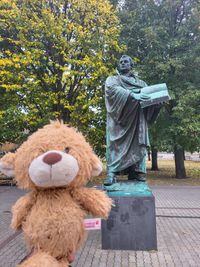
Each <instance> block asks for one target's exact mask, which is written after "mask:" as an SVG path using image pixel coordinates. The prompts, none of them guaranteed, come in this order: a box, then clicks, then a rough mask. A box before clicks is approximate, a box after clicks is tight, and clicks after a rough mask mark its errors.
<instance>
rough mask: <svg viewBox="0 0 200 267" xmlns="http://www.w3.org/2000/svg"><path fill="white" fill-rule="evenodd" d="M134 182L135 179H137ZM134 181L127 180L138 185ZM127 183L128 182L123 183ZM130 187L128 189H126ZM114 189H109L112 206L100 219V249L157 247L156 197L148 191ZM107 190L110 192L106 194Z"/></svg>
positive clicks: (131, 184)
mask: <svg viewBox="0 0 200 267" xmlns="http://www.w3.org/2000/svg"><path fill="white" fill-rule="evenodd" d="M136 183H137V182H136ZM136 183H133V182H132V183H128V184H129V189H130V186H137V184H136ZM125 184H126V185H127V183H125ZM129 191H131V190H129ZM136 192H137V193H136V195H134V192H132V194H128V195H127V196H126V194H124V192H123V194H122V196H119V190H118V192H117V193H116V195H117V196H115V193H114V192H113V191H110V192H109V190H108V192H107V193H108V195H109V196H110V197H112V199H113V202H114V204H115V207H112V210H111V213H110V215H109V218H108V219H107V220H103V221H102V230H101V232H102V249H116V250H117V249H118V250H156V249H157V238H156V219H155V199H154V196H153V195H152V193H151V191H150V190H149V191H148V192H147V194H146V195H147V196H145V194H144V193H143V194H138V190H136ZM109 193H110V194H109Z"/></svg>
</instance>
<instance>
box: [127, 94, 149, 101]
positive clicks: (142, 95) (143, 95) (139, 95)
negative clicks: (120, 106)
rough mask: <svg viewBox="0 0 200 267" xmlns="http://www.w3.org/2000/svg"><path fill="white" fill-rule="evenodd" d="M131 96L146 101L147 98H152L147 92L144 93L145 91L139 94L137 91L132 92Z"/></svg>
mask: <svg viewBox="0 0 200 267" xmlns="http://www.w3.org/2000/svg"><path fill="white" fill-rule="evenodd" d="M131 96H132V97H133V98H135V99H136V100H139V101H146V100H149V99H151V97H150V96H148V95H147V94H144V93H139V94H136V93H133V92H132V93H131Z"/></svg>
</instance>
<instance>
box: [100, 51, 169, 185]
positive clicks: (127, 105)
mask: <svg viewBox="0 0 200 267" xmlns="http://www.w3.org/2000/svg"><path fill="white" fill-rule="evenodd" d="M132 68H133V62H132V59H131V58H130V57H129V56H126V55H124V56H122V57H121V59H120V62H119V72H118V73H117V75H115V76H110V77H108V78H107V80H106V84H105V103H106V109H107V129H106V142H107V151H106V159H107V178H106V180H105V181H104V185H112V184H113V183H114V182H116V175H118V174H128V180H134V179H136V180H139V181H145V174H146V154H147V147H148V146H149V137H148V126H149V125H150V124H152V123H153V122H154V121H155V120H156V118H157V116H158V114H159V111H160V108H161V106H162V104H163V103H164V102H166V101H168V100H169V95H168V91H167V86H166V84H156V85H153V86H147V84H146V83H145V82H144V81H142V80H140V79H139V78H138V77H137V76H136V75H135V74H134V73H133V71H132Z"/></svg>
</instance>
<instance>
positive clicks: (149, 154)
mask: <svg viewBox="0 0 200 267" xmlns="http://www.w3.org/2000/svg"><path fill="white" fill-rule="evenodd" d="M147 154H148V161H151V151H150V149H148V150H147Z"/></svg>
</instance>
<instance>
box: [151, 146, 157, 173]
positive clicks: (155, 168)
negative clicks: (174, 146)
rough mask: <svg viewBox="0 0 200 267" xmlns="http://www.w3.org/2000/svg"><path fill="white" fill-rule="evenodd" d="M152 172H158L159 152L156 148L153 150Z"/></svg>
mask: <svg viewBox="0 0 200 267" xmlns="http://www.w3.org/2000/svg"><path fill="white" fill-rule="evenodd" d="M151 157H152V162H151V170H152V171H158V150H157V148H155V147H152V148H151Z"/></svg>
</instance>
